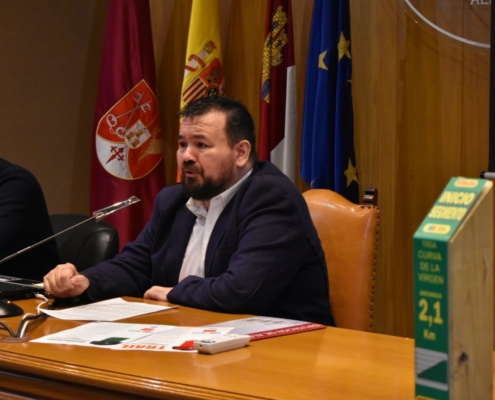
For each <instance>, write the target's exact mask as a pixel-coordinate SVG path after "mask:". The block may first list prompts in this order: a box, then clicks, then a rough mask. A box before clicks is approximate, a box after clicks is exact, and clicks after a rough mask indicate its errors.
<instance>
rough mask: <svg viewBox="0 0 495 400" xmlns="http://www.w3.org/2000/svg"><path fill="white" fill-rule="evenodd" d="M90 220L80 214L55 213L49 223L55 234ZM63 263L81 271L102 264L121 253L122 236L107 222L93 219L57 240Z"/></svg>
mask: <svg viewBox="0 0 495 400" xmlns="http://www.w3.org/2000/svg"><path fill="white" fill-rule="evenodd" d="M88 218H90V217H89V216H87V215H79V214H53V215H50V220H51V223H52V226H53V231H54V233H58V232H61V231H63V230H65V229H67V228H70V227H71V226H74V225H77V224H78V223H80V222H82V221H85V220H87V219H88ZM55 240H56V242H57V248H58V254H59V256H60V261H61V262H62V263H68V262H69V263H72V264H74V265H75V266H76V268H77V269H78V271H82V270H84V269H87V268H89V267H92V266H94V265H96V264H98V263H99V262H101V261H105V260H108V259H110V258H113V257H114V256H115V255H117V254H118V252H119V234H118V232H117V230H116V229H115V227H114V226H113V225H111V224H110V223H108V222H106V221H98V222H96V221H95V220H91V221H88V222H85V223H84V224H82V225H80V226H78V227H76V228H74V229H71V230H70V231H68V232H66V233H63V234H61V235H59V236H57V237H56V238H55Z"/></svg>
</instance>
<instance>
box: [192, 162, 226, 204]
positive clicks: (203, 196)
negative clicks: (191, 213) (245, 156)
mask: <svg viewBox="0 0 495 400" xmlns="http://www.w3.org/2000/svg"><path fill="white" fill-rule="evenodd" d="M183 168H187V169H189V170H194V172H196V173H197V174H198V175H199V177H201V178H203V180H202V182H200V181H199V180H198V178H188V177H187V176H186V174H185V173H184V172H182V193H183V195H184V196H185V197H187V198H189V197H192V198H193V199H195V200H210V199H212V198H213V197H215V196H218V195H219V194H220V193H222V192H224V191H225V190H227V189H228V188H229V187H231V186H232V184H231V182H232V176H233V174H234V167H233V165H232V163H229V165H225V166H224V168H222V170H221V171H220V176H219V177H218V178H216V179H214V178H210V177H205V176H204V171H203V170H202V169H201V168H199V167H197V166H194V165H191V164H189V165H188V164H187V163H185V164H184V167H183Z"/></svg>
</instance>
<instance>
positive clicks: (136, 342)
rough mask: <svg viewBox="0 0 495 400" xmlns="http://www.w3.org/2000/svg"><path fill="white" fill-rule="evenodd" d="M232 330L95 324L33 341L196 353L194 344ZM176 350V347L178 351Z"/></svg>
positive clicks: (118, 348) (226, 328)
mask: <svg viewBox="0 0 495 400" xmlns="http://www.w3.org/2000/svg"><path fill="white" fill-rule="evenodd" d="M231 329H232V328H230V327H222V328H206V327H182V326H180V327H178V326H172V325H152V324H126V323H116V322H91V323H88V324H85V325H81V326H78V327H77V328H73V329H68V330H65V331H62V332H58V333H53V334H51V335H47V336H43V337H41V338H39V339H35V340H31V342H32V343H51V344H70V345H75V346H89V347H101V348H107V349H112V350H147V351H174V352H196V350H194V349H192V345H193V341H194V340H204V339H210V338H212V336H216V335H225V334H226V333H228V332H229V331H230V330H231ZM174 347H176V348H175V349H174Z"/></svg>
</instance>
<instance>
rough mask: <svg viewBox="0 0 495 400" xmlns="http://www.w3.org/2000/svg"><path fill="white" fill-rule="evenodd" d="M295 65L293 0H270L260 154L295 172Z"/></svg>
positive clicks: (287, 172)
mask: <svg viewBox="0 0 495 400" xmlns="http://www.w3.org/2000/svg"><path fill="white" fill-rule="evenodd" d="M296 108H297V107H296V66H295V62H294V40H293V31H292V3H291V1H290V0H269V1H268V6H267V12H266V23H265V45H264V48H263V70H262V76H261V107H260V109H261V121H260V136H259V158H260V160H267V161H271V162H272V163H274V164H275V165H276V166H277V167H279V168H280V169H281V170H282V172H284V173H285V174H286V175H287V176H288V177H289V178H290V179H291V180H292V181H293V182H294V181H295V176H296V169H295V168H296V114H297V110H296Z"/></svg>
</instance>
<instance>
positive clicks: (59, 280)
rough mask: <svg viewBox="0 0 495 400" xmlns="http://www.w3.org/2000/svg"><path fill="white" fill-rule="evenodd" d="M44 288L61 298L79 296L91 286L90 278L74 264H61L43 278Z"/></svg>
mask: <svg viewBox="0 0 495 400" xmlns="http://www.w3.org/2000/svg"><path fill="white" fill-rule="evenodd" d="M43 284H44V290H45V292H47V293H50V294H51V295H52V296H55V297H59V298H63V299H65V298H69V297H77V296H79V295H80V294H82V293H83V292H84V291H85V290H86V289H87V288H88V287H89V280H88V278H86V277H85V276H84V275H79V273H78V272H77V269H76V267H75V266H74V265H72V264H69V263H67V264H60V265H57V266H56V267H55V268H54V269H52V270H51V271H50V272H49V273H48V274H46V275H45V277H44V278H43Z"/></svg>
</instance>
